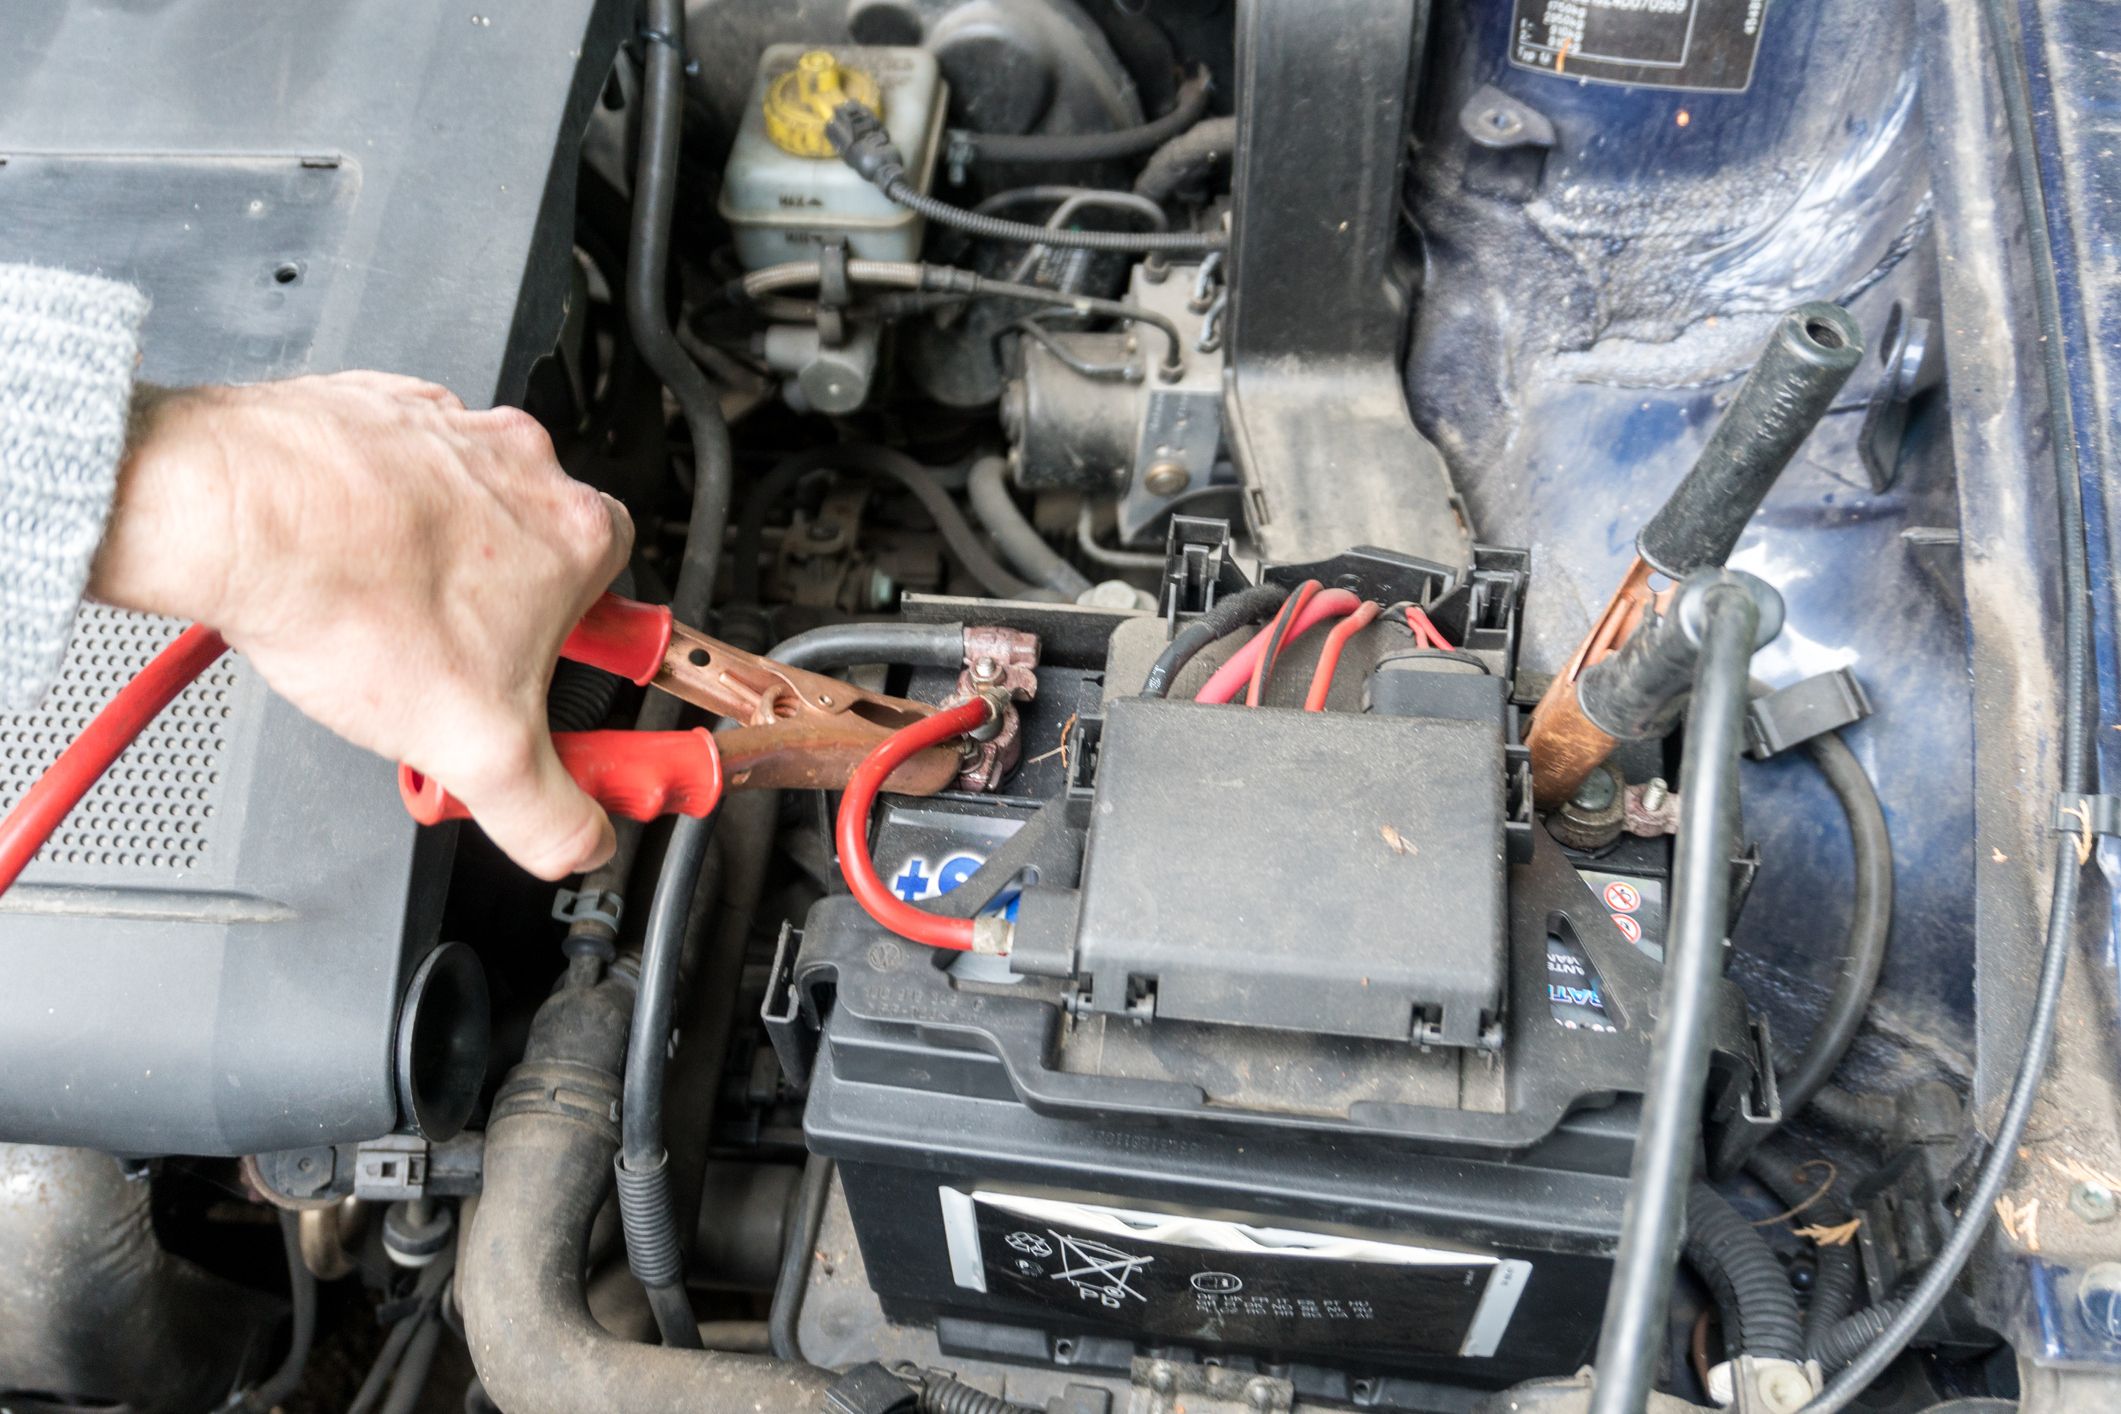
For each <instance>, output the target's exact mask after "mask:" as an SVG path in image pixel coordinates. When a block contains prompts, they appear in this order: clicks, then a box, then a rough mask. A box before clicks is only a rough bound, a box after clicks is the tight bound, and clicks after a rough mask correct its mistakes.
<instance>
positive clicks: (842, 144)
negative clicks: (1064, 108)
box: [825, 103, 1229, 255]
mask: <svg viewBox="0 0 2121 1414" xmlns="http://www.w3.org/2000/svg"><path fill="white" fill-rule="evenodd" d="M825 136H826V137H827V138H828V139H829V140H830V141H831V143H832V150H833V151H835V152H837V153H838V154H839V155H840V160H841V161H843V162H845V163H846V164H847V165H848V167H850V168H852V169H853V170H854V171H855V172H856V173H857V174H859V175H860V176H861V177H862V179H863V180H865V181H867V182H868V183H869V184H870V185H871V186H874V187H875V188H876V189H877V190H878V191H880V192H882V193H883V194H884V195H885V196H886V197H888V198H890V199H891V200H892V201H894V202H896V203H897V204H898V205H900V206H903V207H905V208H906V209H907V210H908V211H912V212H916V213H918V214H919V215H921V216H923V217H925V218H926V219H928V220H930V221H933V222H935V223H936V224H937V225H938V226H948V227H950V228H952V229H953V230H958V231H963V232H965V233H966V234H967V235H971V236H977V237H979V238H981V239H982V240H992V241H1014V242H1016V243H1018V244H1020V245H1043V246H1054V247H1057V248H1064V249H1068V250H1116V251H1125V252H1127V253H1129V254H1134V255H1145V254H1149V253H1151V252H1155V251H1169V252H1186V253H1204V252H1207V251H1211V250H1221V249H1223V248H1224V247H1225V246H1227V245H1228V244H1229V237H1227V236H1226V235H1224V234H1223V233H1222V232H1221V231H1071V230H1064V229H1057V228H1055V227H1052V226H1038V225H1033V224H1031V223H1030V222H1028V221H1010V220H1006V219H1004V218H1003V217H1000V216H982V215H981V214H980V213H979V212H977V211H967V210H965V208H963V207H962V206H952V205H951V204H950V203H949V202H947V201H944V200H942V199H940V198H939V197H933V196H928V195H926V194H925V193H923V192H920V191H918V190H916V189H915V188H914V186H913V184H912V183H911V182H909V181H907V180H906V156H905V154H904V153H902V152H900V151H899V150H898V148H897V146H895V145H894V144H893V143H892V141H891V134H890V133H888V132H886V131H885V129H884V124H883V121H882V120H881V119H879V118H878V117H877V116H876V114H874V113H872V112H870V111H869V110H868V109H867V108H864V107H862V105H860V104H859V103H843V104H841V105H840V107H839V109H838V111H837V112H835V113H834V114H833V115H832V120H831V122H829V123H827V124H826V125H825Z"/></svg>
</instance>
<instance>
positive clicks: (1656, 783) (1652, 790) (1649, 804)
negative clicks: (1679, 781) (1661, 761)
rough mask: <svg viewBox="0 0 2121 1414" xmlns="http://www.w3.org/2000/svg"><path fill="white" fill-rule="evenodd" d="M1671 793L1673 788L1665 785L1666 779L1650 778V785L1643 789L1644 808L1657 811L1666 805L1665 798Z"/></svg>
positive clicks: (1659, 777) (1660, 777)
mask: <svg viewBox="0 0 2121 1414" xmlns="http://www.w3.org/2000/svg"><path fill="white" fill-rule="evenodd" d="M1671 793H1672V788H1671V787H1670V786H1668V785H1666V784H1665V780H1664V777H1662V776H1652V777H1650V783H1649V784H1648V785H1646V786H1644V787H1643V788H1642V808H1643V809H1644V810H1655V809H1657V808H1658V807H1659V806H1661V805H1663V804H1664V802H1665V797H1667V796H1669V795H1670V794H1671Z"/></svg>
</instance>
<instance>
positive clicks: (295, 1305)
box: [243, 1210, 317, 1414]
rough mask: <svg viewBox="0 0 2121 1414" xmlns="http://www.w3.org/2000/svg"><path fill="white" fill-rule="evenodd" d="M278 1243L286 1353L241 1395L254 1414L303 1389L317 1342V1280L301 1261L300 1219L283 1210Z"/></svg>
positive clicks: (281, 1401) (280, 1402)
mask: <svg viewBox="0 0 2121 1414" xmlns="http://www.w3.org/2000/svg"><path fill="white" fill-rule="evenodd" d="M280 1242H281V1245H282V1246H284V1247H285V1248H286V1249H287V1291H288V1304H289V1306H290V1308H291V1320H290V1321H289V1325H288V1335H287V1354H286V1356H285V1357H284V1358H282V1359H281V1361H280V1366H279V1368H278V1369H276V1370H274V1371H273V1372H272V1373H271V1374H270V1375H268V1376H266V1377H265V1380H264V1382H263V1383H261V1384H259V1385H257V1386H255V1387H253V1388H252V1389H251V1390H250V1392H249V1393H247V1394H245V1395H244V1396H243V1407H244V1408H245V1409H247V1410H252V1411H255V1414H268V1411H270V1410H271V1409H272V1407H273V1406H274V1405H276V1404H283V1403H285V1402H286V1401H287V1398H288V1396H290V1395H292V1394H293V1393H294V1392H295V1391H296V1390H297V1389H300V1388H301V1387H302V1375H303V1372H304V1371H306V1370H308V1368H309V1350H310V1347H311V1346H312V1345H314V1344H315V1343H316V1339H317V1279H316V1277H315V1276H314V1275H313V1274H312V1273H311V1272H310V1270H309V1264H308V1263H307V1262H305V1261H303V1260H302V1226H301V1219H300V1218H299V1217H298V1216H297V1215H296V1214H294V1213H290V1212H287V1211H285V1210H282V1212H281V1213H280Z"/></svg>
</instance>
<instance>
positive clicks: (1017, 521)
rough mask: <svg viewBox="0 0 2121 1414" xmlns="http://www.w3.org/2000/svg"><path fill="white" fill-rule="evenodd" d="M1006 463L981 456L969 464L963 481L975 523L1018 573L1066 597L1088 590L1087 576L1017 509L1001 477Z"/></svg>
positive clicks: (998, 459) (1006, 483)
mask: <svg viewBox="0 0 2121 1414" xmlns="http://www.w3.org/2000/svg"><path fill="white" fill-rule="evenodd" d="M1008 466H1009V463H1008V462H1006V461H1004V460H1003V459H1002V458H1000V457H981V458H980V459H979V460H978V461H976V462H974V463H973V464H972V475H971V479H970V480H969V481H967V482H966V484H965V496H966V499H967V500H969V501H971V502H972V514H973V515H975V516H977V517H979V523H980V524H981V525H983V526H985V527H986V528H987V533H988V534H989V535H991V536H993V537H994V543H995V544H996V545H998V546H1000V547H1001V551H1002V558H1003V559H1005V560H1007V561H1008V562H1009V563H1010V564H1011V565H1013V566H1015V568H1016V572H1017V573H1018V574H1021V575H1023V576H1024V577H1025V578H1026V579H1029V580H1030V581H1032V583H1034V584H1043V585H1044V586H1045V587H1046V588H1048V589H1051V590H1053V591H1055V592H1056V593H1059V594H1061V595H1063V596H1065V597H1066V598H1068V599H1069V600H1070V601H1073V600H1074V599H1075V598H1076V597H1077V596H1079V595H1083V594H1087V593H1089V592H1090V578H1089V576H1088V575H1085V574H1084V573H1083V572H1082V571H1081V570H1079V569H1077V568H1076V567H1075V566H1073V565H1071V564H1069V563H1068V562H1067V561H1066V560H1064V559H1062V558H1061V557H1060V554H1059V552H1058V551H1056V550H1055V549H1054V548H1053V547H1052V546H1051V545H1048V544H1047V543H1046V539H1045V537H1044V536H1042V535H1040V534H1039V533H1038V527H1037V526H1034V525H1033V524H1032V523H1031V522H1030V521H1029V520H1028V519H1027V518H1026V517H1025V515H1024V513H1023V512H1022V511H1021V510H1019V509H1017V505H1016V499H1015V498H1014V497H1013V496H1011V495H1010V494H1009V485H1008V482H1007V481H1005V480H1004V479H1003V477H1004V475H1005V473H1006V471H1007V469H1008Z"/></svg>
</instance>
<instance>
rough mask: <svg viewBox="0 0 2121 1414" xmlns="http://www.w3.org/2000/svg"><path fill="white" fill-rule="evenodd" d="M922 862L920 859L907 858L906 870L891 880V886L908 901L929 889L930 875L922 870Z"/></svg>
mask: <svg viewBox="0 0 2121 1414" xmlns="http://www.w3.org/2000/svg"><path fill="white" fill-rule="evenodd" d="M921 863H922V861H920V860H918V859H909V860H907V861H906V872H905V873H903V874H901V875H899V876H898V877H897V878H896V879H893V880H892V881H891V887H892V888H893V889H894V890H896V891H897V893H898V896H899V897H900V898H902V899H904V900H905V901H906V902H908V903H911V902H913V900H915V899H917V898H919V897H920V896H921V895H922V894H924V893H926V892H927V891H928V876H927V875H926V874H925V873H923V872H922V871H921Z"/></svg>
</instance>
